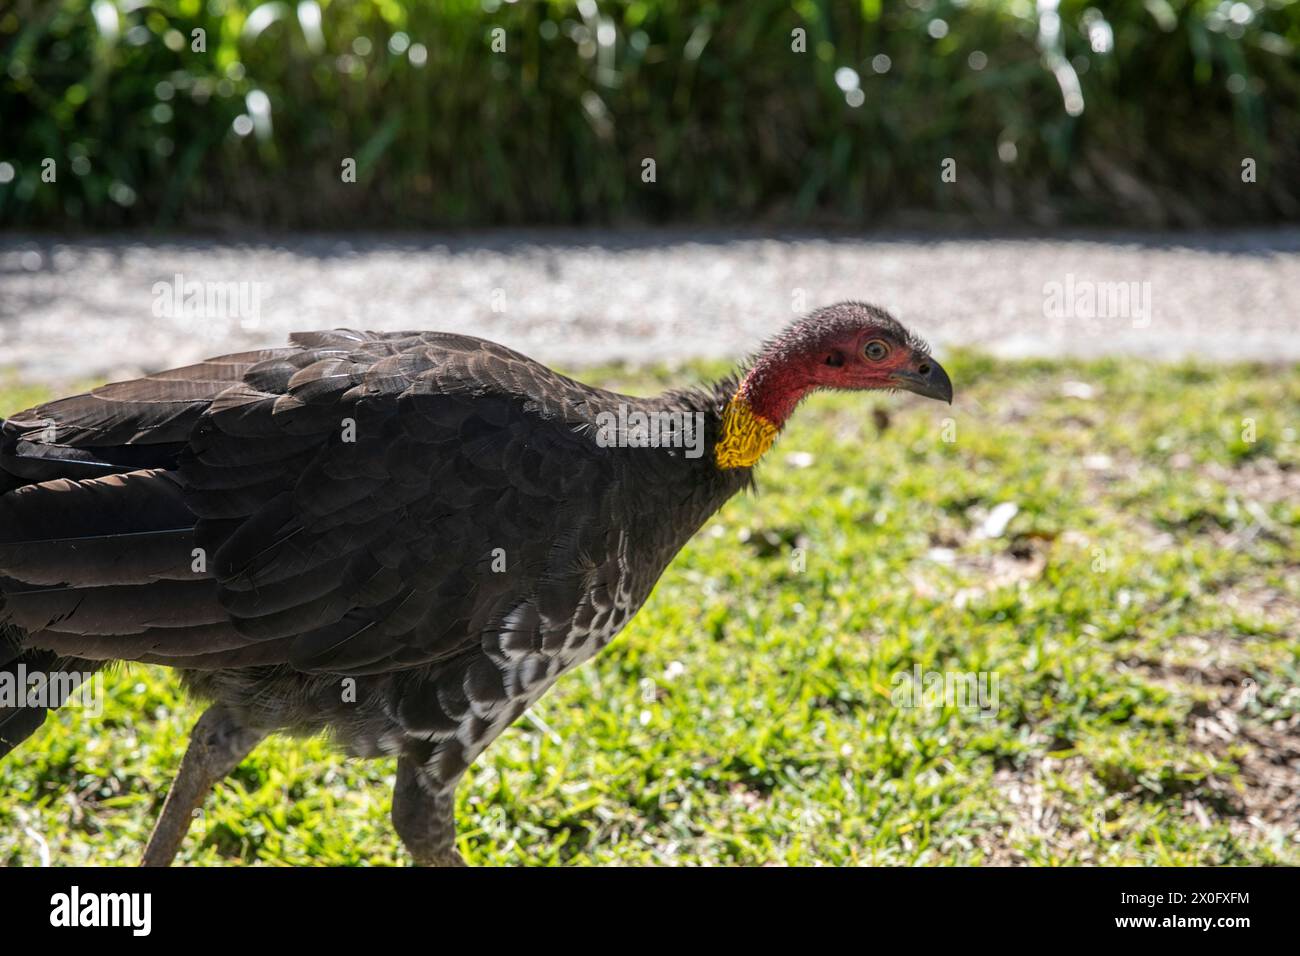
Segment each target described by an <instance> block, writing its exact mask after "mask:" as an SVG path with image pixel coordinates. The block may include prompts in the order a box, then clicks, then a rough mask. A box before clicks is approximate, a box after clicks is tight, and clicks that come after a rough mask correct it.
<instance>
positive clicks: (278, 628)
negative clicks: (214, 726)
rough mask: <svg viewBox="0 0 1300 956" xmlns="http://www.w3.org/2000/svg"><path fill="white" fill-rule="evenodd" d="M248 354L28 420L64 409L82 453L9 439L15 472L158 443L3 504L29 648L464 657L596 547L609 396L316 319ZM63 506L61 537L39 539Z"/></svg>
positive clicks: (510, 357)
mask: <svg viewBox="0 0 1300 956" xmlns="http://www.w3.org/2000/svg"><path fill="white" fill-rule="evenodd" d="M250 358H253V356H251V355H249V356H238V357H231V358H229V359H218V360H214V361H213V362H209V363H203V365H201V366H194V367H193V368H195V369H218V370H224V369H226V368H239V369H240V371H239V374H238V375H237V376H236V375H235V373H234V372H229V373H227V372H225V371H220V374H223V375H224V374H228V375H229V376H230V377H229V378H227V379H220V378H214V377H199V376H197V375H194V374H192V373H191V374H189V375H187V376H175V373H164V374H163V375H162V376H152V377H151V378H149V379H144V380H140V381H139V382H135V383H125V384H124V385H120V386H110V387H108V389H106V390H99V392H98V394H97V393H91V395H89V396H81V397H78V398H76V399H69V400H65V401H64V402H54V403H50V404H48V405H45V406H41V407H40V408H39V409H36V410H34V412H33V413H31V414H27V415H23V416H17V417H16V419H15V420H17V421H19V422H25V421H27V422H33V423H34V422H35V421H37V420H43V421H44V422H45V424H43V425H42V426H41V427H42V428H45V429H48V428H49V427H50V424H49V423H50V422H52V423H53V427H54V432H53V433H52V435H53V438H54V439H55V440H54V442H52V443H51V444H54V445H57V446H59V447H60V448H64V449H69V450H70V451H68V452H66V453H62V454H60V455H58V456H50V455H48V454H47V455H46V456H45V457H44V458H43V459H42V456H41V455H40V454H39V452H40V451H41V449H36V450H35V451H33V447H32V446H37V445H40V444H42V443H41V442H39V441H34V438H36V437H38V436H35V435H33V434H32V433H31V432H30V431H27V432H24V433H23V434H24V435H25V436H26V437H24V438H22V439H20V442H18V443H14V444H9V443H6V445H5V448H6V453H7V454H9V455H10V458H9V459H7V460H6V462H5V467H6V468H8V469H10V470H11V471H12V470H13V469H12V467H11V465H10V462H11V461H13V459H14V458H22V459H24V461H23V462H20V465H19V467H22V466H23V465H25V464H26V462H30V461H32V460H37V459H41V460H43V461H45V462H49V461H51V460H55V459H57V460H58V461H60V462H63V463H64V464H61V465H58V466H54V465H49V466H47V467H50V468H51V469H53V468H55V467H67V465H66V462H69V461H71V462H73V463H74V465H73V467H76V466H77V465H80V464H81V463H82V459H80V458H78V455H81V454H86V450H87V449H93V452H90V453H89V454H87V457H91V458H93V460H94V462H95V463H97V464H98V465H99V466H100V467H107V468H110V469H117V470H121V469H122V468H124V467H125V465H124V464H122V462H121V459H120V458H119V457H118V456H120V455H121V454H123V453H124V452H123V450H124V449H140V448H143V449H151V450H152V452H153V453H156V454H157V455H158V457H157V458H155V459H150V461H149V462H148V463H149V464H151V465H154V466H155V467H152V468H149V469H141V468H139V467H137V468H136V470H133V471H131V472H129V473H127V474H122V475H109V476H107V477H101V478H97V479H90V480H85V479H82V480H69V479H55V480H46V481H43V482H42V483H39V484H33V485H30V486H28V487H26V488H21V489H19V490H18V491H16V492H11V493H10V494H8V495H6V496H4V498H2V499H0V508H2V509H3V510H6V511H7V512H8V515H7V517H9V518H10V519H11V526H12V528H13V529H14V531H13V532H9V533H0V575H3V576H4V577H5V578H8V579H11V580H9V581H3V580H0V591H3V596H4V600H5V603H6V613H7V614H8V615H9V616H10V618H11V619H12V620H14V621H15V622H16V623H18V624H19V626H21V627H24V628H25V629H27V630H28V631H29V633H34V634H35V633H37V632H39V636H38V637H37V638H34V640H38V641H41V642H43V644H44V645H46V646H51V647H54V648H55V649H57V650H59V651H60V652H61V653H64V654H68V655H70V656H79V657H98V658H105V657H112V658H127V659H137V660H148V661H160V662H165V663H174V664H182V665H184V666H192V667H231V666H241V665H244V664H257V663H290V664H292V665H293V666H295V667H297V668H299V669H302V670H307V671H325V672H330V673H344V674H365V673H375V672H380V671H389V670H395V669H400V668H404V667H409V666H414V665H418V664H422V663H428V662H431V661H436V660H440V659H443V658H445V657H448V656H454V655H456V654H458V653H460V652H461V651H463V650H465V649H466V646H467V641H468V642H472V641H473V640H474V639H475V637H476V635H478V634H479V633H480V632H481V631H482V630H483V629H484V628H486V627H488V625H489V624H490V623H492V622H494V621H500V619H501V618H502V617H503V616H504V615H505V614H506V612H507V611H508V610H509V609H510V607H512V606H514V604H515V603H517V602H518V600H519V597H520V595H521V594H531V595H533V596H534V597H536V596H537V595H541V598H540V599H541V600H542V601H544V600H545V593H546V589H547V587H548V586H551V585H550V584H549V583H548V581H547V573H548V572H547V569H548V567H553V564H552V563H551V562H552V559H553V558H554V556H555V554H556V550H557V548H559V549H564V550H563V553H565V554H567V555H570V556H571V558H572V561H573V562H574V563H575V564H579V563H580V561H581V556H582V554H583V553H584V551H585V550H586V549H588V548H597V547H601V546H603V545H604V542H603V541H596V540H594V539H593V536H598V535H600V534H601V533H603V532H602V530H601V529H602V528H607V527H608V521H602V520H600V519H601V509H602V507H605V504H604V503H603V502H604V500H605V498H606V492H607V490H608V488H609V486H610V484H611V476H612V469H613V466H612V463H611V460H610V455H609V452H608V450H606V449H602V448H600V447H598V446H597V445H596V443H595V442H593V441H592V440H591V438H590V437H589V436H588V435H585V434H583V430H584V423H586V422H589V421H590V420H591V418H592V416H593V415H594V408H595V405H596V404H597V403H598V402H599V401H600V399H601V395H602V394H603V393H599V392H597V391H595V390H592V389H588V388H587V387H585V386H582V385H579V384H578V383H575V382H572V381H570V380H568V379H565V378H563V377H562V376H559V375H556V374H555V373H553V372H550V371H549V370H547V369H545V368H544V367H543V366H540V365H538V364H536V363H534V362H532V361H531V360H529V359H526V358H524V357H523V356H520V355H518V354H517V353H514V352H511V351H510V350H508V349H505V348H502V347H500V346H496V345H494V344H492V343H487V342H483V341H481V340H478V339H472V338H469V337H462V336H451V335H442V334H434V333H426V334H423V335H419V334H416V335H392V334H390V335H372V334H369V333H352V332H335V333H313V334H311V335H307V336H300V337H297V338H296V339H295V340H294V343H293V346H292V347H291V348H289V349H285V350H275V351H273V352H271V353H265V354H261V355H260V357H257V358H256V360H255V361H251V362H250V361H249V359H250ZM203 374H204V375H205V376H206V375H209V374H211V373H208V372H205V373H203ZM168 376H175V377H168ZM159 382H162V383H166V382H182V383H185V387H183V388H181V387H177V388H176V390H174V391H172V390H170V389H172V388H173V386H169V385H162V386H159V385H157V384H156V383H159ZM218 385H219V386H220V387H218ZM6 427H7V428H8V426H6ZM7 434H11V432H7ZM50 434H51V433H49V432H48V431H47V432H46V433H45V435H46V436H49V435H50ZM21 442H26V443H27V444H26V445H25V446H24V445H23V444H21ZM171 461H174V462H175V468H174V470H171V469H170V468H169V462H171ZM107 499H111V501H112V506H111V507H105V505H104V500H107ZM52 509H58V510H59V511H60V512H61V513H62V514H63V515H65V516H66V517H65V518H64V520H63V523H62V525H63V526H62V527H61V528H60V529H59V530H58V531H57V537H56V536H55V535H51V534H48V533H44V532H41V531H40V530H38V526H39V525H40V522H41V520H42V515H43V514H47V513H49V512H50V511H51V510H52ZM3 517H6V516H5V515H0V518H3ZM24 529H25V530H24ZM82 532H86V533H82ZM146 538H147V539H148V543H149V547H150V548H152V549H153V550H152V551H147V549H146V548H145V545H144V542H145V540H146ZM69 541H72V542H73V544H69ZM106 542H115V543H106ZM6 549H8V550H7V551H6ZM87 549H89V550H87ZM137 549H138V551H137ZM74 553H75V555H76V556H75V557H74ZM92 553H93V554H102V555H103V556H105V558H107V557H108V556H111V555H113V554H118V555H122V554H126V553H129V554H130V555H131V556H132V561H133V562H134V563H135V566H132V567H125V566H123V565H121V564H118V565H117V566H116V568H112V567H111V566H112V562H111V561H108V562H107V563H105V561H101V560H100V559H99V558H93V557H88V555H91V554H92ZM150 555H152V556H150ZM35 564H41V565H42V570H40V572H39V573H37V572H36V571H33V570H30V568H31V567H33V566H34V565H35ZM74 565H75V568H74ZM29 579H32V580H29ZM555 586H563V587H571V586H572V585H571V584H570V583H569V582H568V581H567V579H566V582H565V583H564V584H563V585H555ZM567 598H571V595H566V599H567Z"/></svg>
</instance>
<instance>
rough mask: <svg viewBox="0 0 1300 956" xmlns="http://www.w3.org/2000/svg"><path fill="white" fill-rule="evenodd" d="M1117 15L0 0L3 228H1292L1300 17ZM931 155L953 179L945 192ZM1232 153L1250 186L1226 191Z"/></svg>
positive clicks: (1201, 8)
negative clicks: (647, 171) (1287, 222)
mask: <svg viewBox="0 0 1300 956" xmlns="http://www.w3.org/2000/svg"><path fill="white" fill-rule="evenodd" d="M1105 6H1106V7H1107V9H1106V11H1105V12H1104V14H1103V13H1102V12H1100V10H1099V9H1098V8H1094V7H1092V6H1090V5H1089V4H1088V3H1086V2H1082V0H1059V7H1058V3H1057V0H1038V2H1037V4H1035V3H1034V2H1033V0H907V2H906V3H903V2H895V3H889V4H885V3H883V2H882V0H858V2H831V0H748V2H745V3H723V2H720V0H718V2H709V0H619V2H608V0H602V2H597V0H578V2H571V0H517V2H513V3H502V2H501V0H436V2H435V0H406V2H401V0H355V2H339V0H334V2H328V0H319V2H318V0H303V2H294V0H289V2H278V0H277V2H268V3H260V4H258V3H253V2H245V0H93V2H85V0H0V118H2V119H3V134H2V135H3V141H2V142H0V163H3V164H5V165H0V220H2V221H3V222H4V223H6V224H9V225H13V224H20V225H24V226H44V227H59V228H66V227H68V226H71V225H87V226H91V227H120V226H124V225H160V226H175V225H186V226H190V227H206V228H222V227H227V226H238V225H258V226H267V227H326V228H329V227H339V226H345V225H347V226H355V225H372V226H380V225H382V226H404V225H409V226H430V225H461V224H499V223H525V222H535V223H609V224H615V225H617V224H621V223H628V222H658V221H666V220H687V221H695V222H710V223H726V222H740V221H752V220H759V221H764V222H772V223H785V224H791V223H806V222H816V223H819V224H830V225H836V224H843V225H854V224H864V223H877V222H881V221H885V220H893V221H896V222H918V221H920V222H924V221H933V220H935V219H938V220H940V221H944V222H948V221H953V220H957V219H973V220H974V221H975V222H977V223H994V222H1005V221H1013V220H1015V221H1028V222H1032V223H1037V224H1040V225H1050V224H1052V223H1057V222H1074V223H1089V222H1092V223H1117V222H1125V223H1132V224H1140V225H1198V224H1201V223H1225V222H1234V221H1267V220H1276V219H1280V218H1288V217H1294V216H1295V215H1296V214H1297V212H1300V175H1297V173H1298V172H1300V58H1298V57H1297V49H1300V3H1297V2H1295V0H1244V2H1243V0H1238V2H1223V3H1216V2H1212V0H1121V2H1115V3H1110V4H1107V5H1105ZM498 30H499V31H500V32H496V31H498ZM196 31H202V33H201V34H200V33H196ZM798 31H803V34H802V35H803V38H804V42H805V45H806V52H796V51H795V50H794V49H792V47H795V46H797V45H798V44H799V43H800V33H799V32H798ZM199 38H201V39H202V43H200V42H199ZM502 43H504V46H505V49H504V51H499V52H498V51H494V44H495V45H496V46H497V47H498V48H499V47H500V45H501V44H502ZM200 46H201V47H202V49H201V50H200V49H198V48H199V47H200ZM349 157H350V158H353V159H355V161H356V166H357V177H356V178H357V181H356V182H355V183H348V182H343V177H342V175H341V173H342V168H343V162H344V160H345V158H349ZM949 157H950V158H952V159H955V160H956V172H957V180H956V182H955V183H953V182H944V181H943V179H942V177H941V164H942V162H943V160H944V159H945V158H949ZM1245 157H1250V158H1253V159H1254V160H1255V162H1256V163H1257V173H1256V176H1257V182H1253V183H1245V182H1243V181H1242V179H1243V177H1242V163H1243V159H1244V158H1245ZM646 158H653V159H654V161H655V164H656V170H655V173H656V177H655V178H656V181H655V182H652V183H647V182H643V161H644V160H645V159H646ZM47 160H52V161H53V167H52V170H53V175H54V177H55V181H54V182H48V181H45V180H44V179H43V178H42V174H43V171H44V170H47V169H50V164H49V162H47ZM49 175H50V173H49V172H46V173H45V176H46V177H47V178H48V176H49Z"/></svg>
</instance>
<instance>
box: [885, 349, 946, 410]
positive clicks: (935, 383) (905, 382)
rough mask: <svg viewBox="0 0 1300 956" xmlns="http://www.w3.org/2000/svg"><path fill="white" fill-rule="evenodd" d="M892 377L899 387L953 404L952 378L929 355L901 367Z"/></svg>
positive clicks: (894, 383)
mask: <svg viewBox="0 0 1300 956" xmlns="http://www.w3.org/2000/svg"><path fill="white" fill-rule="evenodd" d="M890 379H891V381H892V383H893V385H894V386H895V387H897V388H901V389H905V390H907V391H909V392H915V393H916V394H917V395H924V396H925V397H926V398H937V399H940V400H941V401H945V402H947V403H948V404H949V405H951V404H952V379H950V378H948V373H947V372H945V371H944V370H943V366H942V365H940V364H939V363H938V362H936V361H935V360H934V359H932V358H930V356H928V355H922V356H920V357H919V358H918V359H917V360H916V362H914V363H912V366H911V367H910V368H902V369H899V370H898V371H897V372H895V373H894V374H893V375H892V376H890Z"/></svg>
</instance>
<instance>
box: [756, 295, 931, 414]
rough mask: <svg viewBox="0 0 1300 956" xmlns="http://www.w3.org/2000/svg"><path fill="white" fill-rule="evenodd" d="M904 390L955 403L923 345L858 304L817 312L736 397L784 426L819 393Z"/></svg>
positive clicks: (777, 344)
mask: <svg viewBox="0 0 1300 956" xmlns="http://www.w3.org/2000/svg"><path fill="white" fill-rule="evenodd" d="M823 388H832V389H852V390H864V389H900V388H901V389H906V390H908V391H913V392H917V393H918V394H921V395H925V396H927V397H930V398H942V399H945V400H947V401H951V400H952V385H951V383H949V381H948V376H947V374H946V373H945V372H944V371H943V369H942V368H941V367H940V366H939V364H938V363H937V362H935V361H934V359H932V358H931V357H930V354H929V350H928V349H927V348H926V346H925V344H924V343H923V342H920V341H919V340H918V339H916V338H915V337H914V336H912V335H911V334H910V333H908V332H907V330H906V329H904V328H903V327H902V326H901V325H900V324H899V323H898V322H896V321H895V320H894V319H892V318H891V317H890V316H889V315H888V314H887V313H885V312H884V311H882V310H880V309H877V308H875V307H873V306H869V305H863V304H861V303H856V302H846V303H841V304H840V305H835V306H830V307H829V308H826V309H819V310H818V311H816V312H814V313H812V314H811V315H809V316H807V317H806V318H804V319H802V320H800V321H798V322H796V323H795V324H794V325H792V326H791V327H790V328H789V329H787V330H786V331H785V332H784V333H782V334H781V335H780V336H778V337H777V338H776V339H774V340H773V341H772V342H770V343H769V344H768V345H767V346H766V347H765V348H764V349H763V351H762V352H761V353H759V355H758V357H757V358H756V359H755V360H754V364H753V367H752V368H751V369H750V371H749V374H748V375H746V376H745V378H744V380H743V381H742V382H741V384H740V388H739V389H738V391H737V394H738V396H739V397H740V398H743V399H744V400H745V401H746V402H747V403H748V404H749V407H750V409H751V410H752V411H753V412H754V413H755V414H757V415H760V416H761V417H763V418H765V419H767V420H768V421H769V422H771V423H772V424H773V425H776V426H777V427H780V426H782V425H784V424H785V422H786V420H787V419H788V418H789V417H790V414H791V412H793V411H794V409H795V407H796V406H797V405H798V404H799V402H800V401H801V400H802V399H803V397H804V396H805V395H807V394H808V393H809V392H812V391H815V390H817V389H823Z"/></svg>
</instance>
